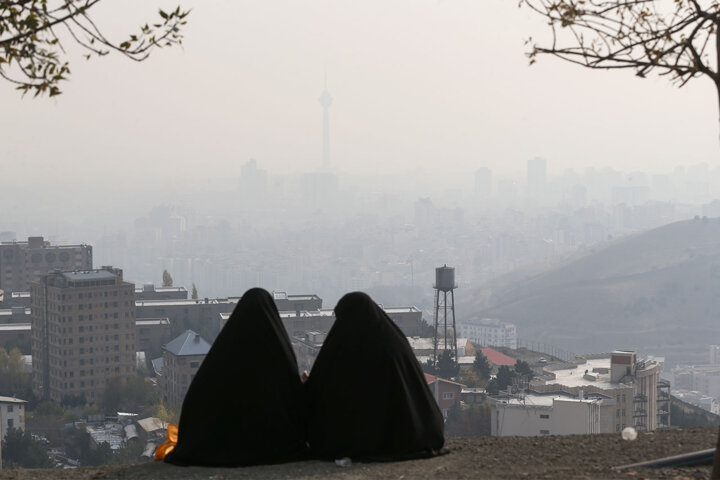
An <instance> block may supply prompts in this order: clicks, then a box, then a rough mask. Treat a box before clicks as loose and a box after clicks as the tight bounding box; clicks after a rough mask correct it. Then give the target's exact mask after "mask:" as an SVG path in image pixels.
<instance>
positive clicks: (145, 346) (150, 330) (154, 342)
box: [135, 318, 171, 358]
mask: <svg viewBox="0 0 720 480" xmlns="http://www.w3.org/2000/svg"><path fill="white" fill-rule="evenodd" d="M170 335H171V330H170V319H168V318H139V319H137V320H136V321H135V338H136V345H137V350H138V351H141V352H146V353H147V355H148V357H149V358H156V357H158V356H160V355H162V347H163V345H165V344H166V343H168V342H169V341H170Z"/></svg>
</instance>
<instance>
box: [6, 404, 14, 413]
mask: <svg viewBox="0 0 720 480" xmlns="http://www.w3.org/2000/svg"><path fill="white" fill-rule="evenodd" d="M7 411H8V413H12V411H13V406H12V405H8V410H7Z"/></svg>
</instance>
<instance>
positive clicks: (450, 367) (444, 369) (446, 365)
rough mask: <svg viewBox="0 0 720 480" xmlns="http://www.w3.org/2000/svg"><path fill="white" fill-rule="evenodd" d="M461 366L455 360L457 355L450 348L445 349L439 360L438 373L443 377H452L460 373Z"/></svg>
mask: <svg viewBox="0 0 720 480" xmlns="http://www.w3.org/2000/svg"><path fill="white" fill-rule="evenodd" d="M459 369H460V366H459V365H458V364H457V362H456V361H455V355H454V354H453V352H452V351H450V350H443V352H442V353H441V354H440V357H439V358H438V361H437V374H438V376H440V377H442V378H448V379H449V378H452V377H454V376H456V375H457V374H458V370H459Z"/></svg>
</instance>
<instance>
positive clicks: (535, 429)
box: [490, 394, 614, 437]
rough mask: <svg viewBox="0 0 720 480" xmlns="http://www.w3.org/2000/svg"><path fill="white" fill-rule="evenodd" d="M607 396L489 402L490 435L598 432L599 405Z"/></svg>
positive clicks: (548, 396)
mask: <svg viewBox="0 0 720 480" xmlns="http://www.w3.org/2000/svg"><path fill="white" fill-rule="evenodd" d="M607 402H611V403H613V404H614V401H613V400H612V399H609V398H607V397H605V398H600V397H592V398H586V397H584V396H582V395H581V396H580V397H575V396H572V395H568V394H524V395H521V396H517V397H508V398H500V397H497V398H492V399H490V404H491V408H490V432H491V435H492V436H495V437H505V436H523V437H527V436H538V435H588V434H595V433H601V431H602V430H601V406H602V405H603V403H607Z"/></svg>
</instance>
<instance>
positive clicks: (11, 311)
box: [0, 307, 32, 316]
mask: <svg viewBox="0 0 720 480" xmlns="http://www.w3.org/2000/svg"><path fill="white" fill-rule="evenodd" d="M20 308H23V315H30V314H31V313H32V310H31V309H30V307H15V308H14V309H13V308H2V309H0V315H8V316H12V315H13V314H17V313H19V312H20ZM16 309H17V310H16Z"/></svg>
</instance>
